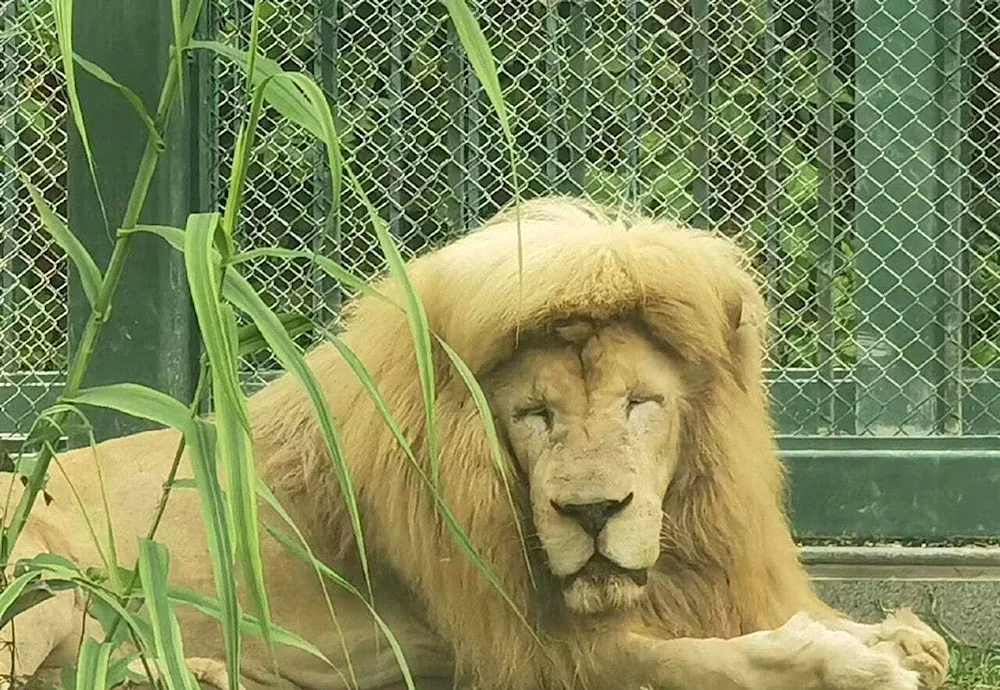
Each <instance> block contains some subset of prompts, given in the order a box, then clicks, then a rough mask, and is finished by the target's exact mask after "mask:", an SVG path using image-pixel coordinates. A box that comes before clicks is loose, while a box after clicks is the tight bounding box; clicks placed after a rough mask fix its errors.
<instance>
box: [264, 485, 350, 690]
mask: <svg viewBox="0 0 1000 690" xmlns="http://www.w3.org/2000/svg"><path fill="white" fill-rule="evenodd" d="M257 494H258V495H259V496H262V497H263V498H264V500H265V501H267V503H268V505H269V506H271V508H272V509H273V510H274V511H275V512H276V513H278V515H279V516H280V517H281V519H282V520H284V521H285V523H286V524H287V525H288V526H289V527H291V528H292V531H293V532H295V536H296V537H298V539H299V542H300V543H301V544H302V546H303V548H305V549H306V551H308V552H309V556H310V557H313V552H312V549H310V548H309V543H308V542H307V541H306V538H305V536H304V535H303V534H302V531H301V530H300V529H299V528H298V525H296V524H295V521H294V520H292V518H291V516H289V515H288V512H287V511H286V510H285V507H284V506H283V505H281V502H280V501H278V498H277V497H276V496H275V495H274V493H273V492H272V491H271V489H270V488H268V486H267V484H265V483H264V482H262V481H259V480H258V482H257ZM313 572H314V573H315V574H316V580H317V582H318V583H319V587H320V589H321V590H322V591H323V599H324V602H325V603H326V609H327V612H328V613H329V614H330V621H331V622H332V623H333V625H334V628H335V629H336V631H337V636H338V637H339V638H340V648H341V650H342V651H343V652H344V659H345V660H346V661H347V669H348V674H349V675H350V679H348V678H347V677H346V676H344V674H343V673H342V672H341V671H340V669H338V668H336V667H333V668H334V670H335V671H336V673H337V674H338V675H339V676H340V677H341V680H343V681H344V685H347V686H349V687H353V688H357V687H359V686H358V678H357V675H356V674H355V673H354V664H353V663H352V662H351V650H350V649H349V648H348V646H347V639H346V637H345V636H344V633H343V630H342V629H341V627H340V622H339V621H338V620H337V612H336V611H335V610H334V608H333V601H332V600H331V599H330V593H329V591H328V590H327V588H326V578H324V577H323V573H322V572H321V571H320V569H319V568H318V567H317V566H316V565H315V563H313ZM331 666H332V664H331Z"/></svg>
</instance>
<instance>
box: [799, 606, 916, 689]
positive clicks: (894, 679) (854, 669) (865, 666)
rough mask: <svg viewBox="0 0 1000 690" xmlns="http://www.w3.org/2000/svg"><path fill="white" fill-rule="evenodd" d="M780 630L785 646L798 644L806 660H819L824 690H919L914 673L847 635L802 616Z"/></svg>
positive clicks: (889, 656)
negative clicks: (786, 640)
mask: <svg viewBox="0 0 1000 690" xmlns="http://www.w3.org/2000/svg"><path fill="white" fill-rule="evenodd" d="M779 630H780V632H781V633H782V634H783V635H785V636H787V637H788V642H797V643H798V645H799V646H800V649H802V651H803V652H804V653H805V654H806V655H807V658H810V657H811V658H812V659H814V660H818V663H819V667H818V668H819V675H820V687H822V688H823V690H919V687H920V686H919V677H918V674H917V673H916V672H915V671H913V670H910V669H906V668H904V667H903V666H902V664H901V663H900V661H899V659H898V658H897V657H895V656H893V655H891V654H889V653H887V652H885V651H883V650H879V649H873V648H871V647H867V646H865V645H864V644H862V643H861V641H860V640H858V638H856V637H854V636H853V635H851V634H850V633H848V632H844V631H839V630H830V629H829V628H827V627H825V626H823V625H822V624H820V623H818V622H817V621H815V620H813V619H812V618H810V617H809V616H807V615H805V614H799V615H797V616H795V617H793V618H792V619H791V620H789V621H788V623H786V624H785V625H784V626H783V627H782V628H781V629H779ZM813 663H815V662H813Z"/></svg>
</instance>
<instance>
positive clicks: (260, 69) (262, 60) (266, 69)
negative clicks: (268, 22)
mask: <svg viewBox="0 0 1000 690" xmlns="http://www.w3.org/2000/svg"><path fill="white" fill-rule="evenodd" d="M190 47H191V48H198V49H203V50H210V51H212V52H214V53H216V54H217V55H219V56H221V57H224V58H226V59H227V60H230V61H231V62H233V63H234V64H236V65H237V66H238V67H240V68H242V69H243V70H244V71H246V70H247V69H248V67H249V61H250V56H249V55H248V54H247V53H246V52H244V51H242V50H240V49H239V48H234V47H233V46H229V45H226V44H225V43H219V42H218V41H191V43H190ZM279 74H285V72H284V70H282V69H281V65H279V64H278V63H277V62H275V61H274V60H270V59H268V58H266V57H264V56H262V55H258V56H257V58H256V61H255V63H254V73H253V79H252V81H253V84H254V86H255V87H258V88H259V87H261V85H262V84H263V86H264V88H263V90H264V98H265V100H266V101H267V102H268V103H269V104H270V105H271V107H273V108H274V109H275V110H277V111H278V112H279V113H281V114H282V115H283V116H285V117H286V118H288V119H289V120H291V121H292V122H294V123H295V124H297V125H299V126H301V127H303V128H304V129H306V130H307V131H308V132H309V133H310V134H312V135H313V136H315V137H316V138H318V139H320V140H322V139H323V130H322V129H321V127H320V124H319V122H318V121H317V120H316V118H315V116H314V115H313V114H312V113H311V112H310V110H309V108H308V106H307V102H306V100H305V98H304V97H303V94H302V92H301V91H300V90H299V89H297V88H296V87H295V85H294V84H292V83H290V82H288V81H285V80H272V81H269V82H267V83H265V79H267V77H273V76H277V75H279Z"/></svg>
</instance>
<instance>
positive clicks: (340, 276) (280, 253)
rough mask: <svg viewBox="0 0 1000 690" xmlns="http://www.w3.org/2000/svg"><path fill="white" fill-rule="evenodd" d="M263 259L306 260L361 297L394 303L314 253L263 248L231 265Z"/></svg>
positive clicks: (240, 254) (324, 257)
mask: <svg viewBox="0 0 1000 690" xmlns="http://www.w3.org/2000/svg"><path fill="white" fill-rule="evenodd" d="M262 257H271V258H276V259H290V260H294V259H304V260H306V261H311V262H313V263H314V264H315V265H316V266H317V267H319V268H320V270H322V271H323V272H325V273H326V274H327V275H328V276H330V277H331V278H333V279H334V280H336V281H338V282H340V283H342V284H343V285H346V286H347V287H350V288H352V289H354V290H356V291H357V292H358V293H359V294H361V295H364V296H366V297H374V298H376V299H380V300H382V301H386V302H391V301H392V300H390V299H389V298H388V297H387V296H386V295H384V294H383V293H381V292H379V291H378V290H376V289H375V288H373V287H372V286H371V285H370V284H369V283H368V281H366V280H365V279H364V278H361V277H359V276H356V275H354V274H353V273H351V272H350V271H349V270H347V269H346V268H344V267H343V266H341V265H340V264H339V263H337V262H336V261H334V260H333V259H331V258H329V257H326V256H322V255H320V254H315V253H313V252H306V251H302V250H299V249H284V248H282V247H262V248H260V249H251V250H249V251H245V252H240V253H239V254H237V255H235V256H234V257H233V260H232V261H231V262H230V263H231V264H233V265H235V264H239V263H244V262H247V261H253V260H255V259H259V258H262Z"/></svg>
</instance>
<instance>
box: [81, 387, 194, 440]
mask: <svg viewBox="0 0 1000 690" xmlns="http://www.w3.org/2000/svg"><path fill="white" fill-rule="evenodd" d="M63 400H64V402H67V403H72V404H74V405H92V406H94V407H106V408H108V409H112V410H117V411H118V412H123V413H125V414H127V415H131V416H133V417H141V418H143V419H148V420H150V421H153V422H156V423H158V424H163V425H164V426H169V427H172V428H174V429H178V430H180V431H184V430H185V429H187V428H188V426H189V425H190V423H191V414H190V411H189V410H188V408H187V406H186V405H185V404H184V403H182V402H181V401H180V400H177V399H176V398H172V397H170V396H169V395H167V394H166V393H162V392H160V391H158V390H156V389H154V388H149V387H147V386H143V385H140V384H138V383H112V384H108V385H107V386H95V387H93V388H84V389H83V390H80V391H77V392H76V394H74V395H71V396H68V397H66V398H64V399H63Z"/></svg>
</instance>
